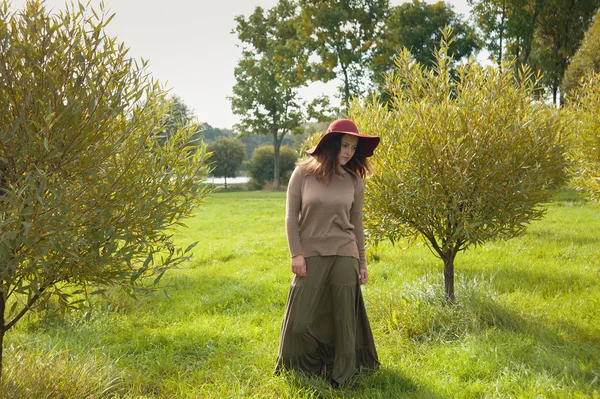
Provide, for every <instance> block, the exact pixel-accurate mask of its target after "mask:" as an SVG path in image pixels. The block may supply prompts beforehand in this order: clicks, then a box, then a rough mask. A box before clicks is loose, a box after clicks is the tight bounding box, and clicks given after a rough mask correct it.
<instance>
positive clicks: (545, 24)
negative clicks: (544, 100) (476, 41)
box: [469, 0, 600, 102]
mask: <svg viewBox="0 0 600 399" xmlns="http://www.w3.org/2000/svg"><path fill="white" fill-rule="evenodd" d="M469 4H470V5H471V6H472V13H473V17H474V20H475V22H476V24H477V27H478V29H479V30H480V32H481V35H480V36H481V37H482V38H484V40H485V41H486V44H487V48H488V50H489V51H490V53H491V54H492V56H494V57H495V58H496V60H497V61H498V63H499V65H500V64H501V62H502V61H503V60H504V58H506V56H505V55H504V53H506V55H507V56H508V57H509V58H516V60H517V61H516V63H513V65H514V68H515V72H516V73H518V71H519V70H520V68H521V66H522V65H529V66H531V67H532V68H533V69H534V70H540V71H542V72H543V75H544V77H543V79H542V80H541V81H540V84H541V85H543V86H544V87H546V88H548V90H549V92H550V93H551V94H552V98H553V100H554V102H556V101H557V100H558V94H559V91H558V89H559V86H560V82H561V80H562V77H563V75H564V73H565V70H566V67H567V65H568V62H569V60H570V59H571V57H572V56H573V54H575V51H576V50H577V49H578V47H579V45H580V42H581V39H582V38H583V33H584V32H585V31H586V30H587V27H588V26H589V24H590V21H591V19H592V17H593V15H594V13H595V12H596V10H597V9H598V7H599V6H600V0H469Z"/></svg>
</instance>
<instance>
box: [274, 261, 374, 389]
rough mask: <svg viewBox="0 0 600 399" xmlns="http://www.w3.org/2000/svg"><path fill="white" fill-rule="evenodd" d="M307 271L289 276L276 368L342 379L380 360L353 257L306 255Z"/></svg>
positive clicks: (343, 380)
mask: <svg viewBox="0 0 600 399" xmlns="http://www.w3.org/2000/svg"><path fill="white" fill-rule="evenodd" d="M306 268H307V272H306V277H297V276H294V279H293V281H292V284H291V286H290V291H289V295H288V299H287V305H286V309H285V317H284V319H283V325H282V328H281V340H280V343H279V355H278V356H277V366H276V371H281V370H283V369H288V370H295V371H302V372H304V373H307V374H318V373H320V372H322V371H323V370H324V366H325V367H326V370H327V371H328V374H329V375H330V378H331V379H332V380H333V381H335V382H336V383H337V384H343V383H344V382H345V381H346V380H347V379H348V378H349V377H350V376H351V375H352V374H354V373H355V372H357V371H373V370H376V369H377V367H378V366H379V361H378V358H377V351H376V349H375V343H374V342H373V334H372V333H371V327H370V326H369V320H368V319H367V313H366V310H365V305H364V302H363V298H362V293H361V289H360V285H359V281H358V279H359V262H358V259H356V258H353V257H348V256H312V257H308V258H306Z"/></svg>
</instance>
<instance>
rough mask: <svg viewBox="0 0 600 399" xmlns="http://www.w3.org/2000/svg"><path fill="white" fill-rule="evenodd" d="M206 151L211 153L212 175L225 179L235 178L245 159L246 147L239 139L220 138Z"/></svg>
mask: <svg viewBox="0 0 600 399" xmlns="http://www.w3.org/2000/svg"><path fill="white" fill-rule="evenodd" d="M207 150H208V151H209V152H211V153H212V154H211V157H210V160H211V162H212V163H213V169H212V172H211V173H212V175H213V176H217V177H224V178H225V187H227V178H228V177H235V176H236V174H237V172H238V171H239V170H240V167H241V166H242V162H243V161H244V158H245V157H246V146H245V145H244V143H242V142H241V141H240V140H239V139H234V138H229V137H221V138H218V139H217V140H216V141H213V142H212V143H210V144H209V145H208V147H207Z"/></svg>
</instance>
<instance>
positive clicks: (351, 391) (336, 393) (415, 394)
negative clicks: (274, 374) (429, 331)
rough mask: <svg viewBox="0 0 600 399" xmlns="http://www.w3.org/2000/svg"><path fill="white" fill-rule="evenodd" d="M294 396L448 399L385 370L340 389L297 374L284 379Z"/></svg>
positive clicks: (321, 379)
mask: <svg viewBox="0 0 600 399" xmlns="http://www.w3.org/2000/svg"><path fill="white" fill-rule="evenodd" d="M282 378H284V379H285V380H286V381H287V383H288V385H289V386H290V391H291V393H292V394H293V395H297V396H301V397H310V398H331V397H336V398H381V399H388V398H406V399H408V398H419V399H445V397H444V396H440V395H438V394H435V393H433V392H431V391H430V390H428V389H427V388H425V387H424V386H421V385H419V384H418V383H417V382H415V381H413V380H412V379H410V378H407V377H405V376H404V375H402V374H401V373H399V372H397V371H395V370H393V369H389V368H386V367H383V366H382V367H381V368H380V369H379V370H377V371H376V372H374V373H368V374H357V375H355V376H353V377H351V378H350V379H349V380H348V381H347V382H346V383H345V384H344V385H342V386H341V387H340V388H338V389H335V390H334V389H332V388H330V386H329V384H328V382H327V380H326V379H325V377H323V376H304V375H301V374H297V373H293V372H290V371H288V372H285V373H284V374H283V375H282Z"/></svg>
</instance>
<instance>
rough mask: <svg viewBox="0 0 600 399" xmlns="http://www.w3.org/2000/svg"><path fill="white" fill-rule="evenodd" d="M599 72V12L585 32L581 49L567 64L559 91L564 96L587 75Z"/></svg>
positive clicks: (576, 86)
mask: <svg viewBox="0 0 600 399" xmlns="http://www.w3.org/2000/svg"><path fill="white" fill-rule="evenodd" d="M593 72H600V10H598V11H597V12H596V16H595V17H594V21H593V22H592V24H591V25H590V27H589V28H588V30H587V31H586V33H585V35H584V37H583V40H582V42H581V47H579V50H577V53H575V55H574V56H573V59H572V60H571V62H570V63H569V66H568V67H567V70H566V72H565V75H564V76H563V80H562V84H561V91H562V93H563V94H564V95H565V96H568V95H569V93H570V92H571V91H572V90H574V89H576V88H578V87H579V81H580V80H581V79H582V78H583V77H584V76H585V75H587V74H589V73H593Z"/></svg>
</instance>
